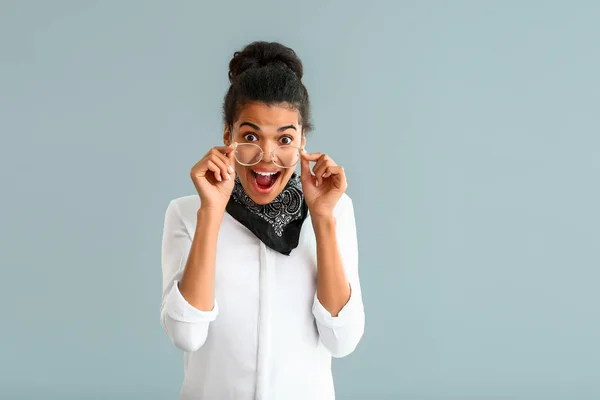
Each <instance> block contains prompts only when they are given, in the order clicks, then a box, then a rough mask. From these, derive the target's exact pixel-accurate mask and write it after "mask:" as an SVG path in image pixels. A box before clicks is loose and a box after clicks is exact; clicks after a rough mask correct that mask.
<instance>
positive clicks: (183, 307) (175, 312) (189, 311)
mask: <svg viewBox="0 0 600 400" xmlns="http://www.w3.org/2000/svg"><path fill="white" fill-rule="evenodd" d="M165 308H166V311H167V315H168V316H169V317H171V318H172V319H174V320H176V321H181V322H189V323H198V322H211V321H214V320H215V319H216V318H217V315H218V314H219V307H218V305H217V300H216V299H215V305H214V307H213V309H212V310H211V311H201V310H198V309H197V308H196V307H194V306H192V305H191V304H190V303H188V302H187V300H186V299H185V298H184V297H183V296H182V295H181V292H180V291H179V282H178V281H175V282H174V284H173V287H172V288H171V291H170V292H169V294H168V295H167V299H166V301H165Z"/></svg>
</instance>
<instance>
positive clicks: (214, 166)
mask: <svg viewBox="0 0 600 400" xmlns="http://www.w3.org/2000/svg"><path fill="white" fill-rule="evenodd" d="M206 167H207V168H208V170H209V171H211V172H212V173H213V174H214V176H215V179H216V180H218V181H219V182H222V181H223V178H221V174H222V169H221V167H219V166H218V165H217V164H216V163H215V162H214V161H212V160H207V161H206ZM225 179H227V178H225Z"/></svg>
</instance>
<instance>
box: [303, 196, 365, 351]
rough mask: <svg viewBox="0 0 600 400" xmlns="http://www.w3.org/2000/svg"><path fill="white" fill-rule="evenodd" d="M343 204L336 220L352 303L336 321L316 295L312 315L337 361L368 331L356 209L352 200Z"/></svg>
mask: <svg viewBox="0 0 600 400" xmlns="http://www.w3.org/2000/svg"><path fill="white" fill-rule="evenodd" d="M344 200H345V201H344V203H345V204H340V205H341V206H342V207H341V210H340V212H339V215H337V216H336V234H337V240H338V247H339V250H340V256H341V258H342V263H343V265H344V271H345V273H346V277H347V279H348V282H349V284H350V299H349V300H348V302H347V303H346V304H345V305H344V307H343V308H342V309H341V311H340V312H339V313H338V315H337V316H335V317H333V316H332V315H331V314H330V313H329V311H327V310H326V309H325V307H324V306H323V305H322V304H321V302H319V299H318V297H317V295H316V293H315V297H314V301H313V308H312V311H313V315H314V317H315V321H316V324H317V330H318V331H319V336H320V339H321V342H322V343H323V345H324V346H325V347H326V348H327V349H328V350H329V351H330V353H331V355H332V356H333V357H336V358H340V357H345V356H347V355H349V354H350V353H352V352H353V351H354V350H355V348H356V346H357V345H358V343H359V342H360V340H361V338H362V336H363V333H364V328H365V311H364V306H363V300H362V292H361V287H360V279H359V273H358V240H357V234H356V222H355V218H354V206H353V204H352V200H351V199H350V198H349V197H345V198H344Z"/></svg>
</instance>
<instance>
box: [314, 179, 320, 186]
mask: <svg viewBox="0 0 600 400" xmlns="http://www.w3.org/2000/svg"><path fill="white" fill-rule="evenodd" d="M315 186H316V187H319V180H318V179H317V181H316V182H315Z"/></svg>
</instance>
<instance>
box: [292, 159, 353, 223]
mask: <svg viewBox="0 0 600 400" xmlns="http://www.w3.org/2000/svg"><path fill="white" fill-rule="evenodd" d="M310 162H315V166H314V167H313V168H312V173H311V170H310ZM301 166H302V176H301V179H302V191H303V192H304V198H305V200H306V204H307V205H308V210H309V211H310V214H311V218H315V217H330V216H333V209H334V208H335V205H336V204H337V202H338V200H339V199H340V197H342V194H344V192H345V191H346V188H347V187H348V183H347V182H346V175H345V174H344V167H340V166H339V165H337V164H336V163H335V162H334V161H333V160H332V159H331V158H330V157H329V156H328V155H327V154H322V153H312V154H311V153H307V152H306V151H303V152H302V153H301ZM313 173H314V175H313Z"/></svg>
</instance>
